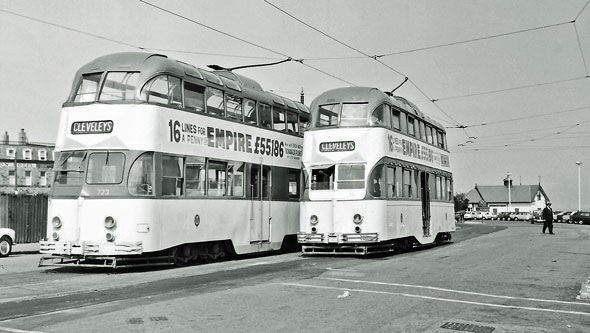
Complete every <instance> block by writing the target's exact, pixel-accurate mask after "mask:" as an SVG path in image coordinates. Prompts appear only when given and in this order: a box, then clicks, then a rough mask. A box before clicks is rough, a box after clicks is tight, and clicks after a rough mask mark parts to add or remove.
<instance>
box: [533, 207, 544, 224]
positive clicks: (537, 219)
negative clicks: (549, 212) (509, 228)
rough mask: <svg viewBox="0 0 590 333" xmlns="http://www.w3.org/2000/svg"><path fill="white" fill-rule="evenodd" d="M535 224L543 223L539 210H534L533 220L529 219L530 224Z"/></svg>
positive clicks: (541, 213)
mask: <svg viewBox="0 0 590 333" xmlns="http://www.w3.org/2000/svg"><path fill="white" fill-rule="evenodd" d="M535 222H537V223H545V219H544V218H543V212H542V211H540V210H536V211H534V212H533V218H532V219H531V224H535Z"/></svg>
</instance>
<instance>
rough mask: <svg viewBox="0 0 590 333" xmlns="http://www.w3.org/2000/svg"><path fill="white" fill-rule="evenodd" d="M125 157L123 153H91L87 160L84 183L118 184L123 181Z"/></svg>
mask: <svg viewBox="0 0 590 333" xmlns="http://www.w3.org/2000/svg"><path fill="white" fill-rule="evenodd" d="M124 166H125V155H124V154H123V153H119V152H117V153H111V152H101V153H92V154H90V157H89V158H88V171H87V172H86V183H88V184H120V183H121V182H122V181H123V170H124Z"/></svg>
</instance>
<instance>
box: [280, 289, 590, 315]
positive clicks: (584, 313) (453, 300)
mask: <svg viewBox="0 0 590 333" xmlns="http://www.w3.org/2000/svg"><path fill="white" fill-rule="evenodd" d="M281 284H282V285H286V286H293V287H302V288H315V289H328V290H338V291H349V292H360V293H368V294H381V295H394V296H404V297H410V298H421V299H428V300H435V301H441V302H449V303H461V304H469V305H480V306H487V307H492V308H504V309H517V310H529V311H541V312H553V313H564V314H574V315H582V316H590V313H589V312H580V311H566V310H554V309H541V308H534V307H528V306H514V305H503V304H492V303H483V302H472V301H462V300H458V299H448V298H440V297H432V296H423V295H415V294H407V293H395V292H390V291H378V290H367V289H355V288H339V287H326V286H314V285H309V284H302V283H281Z"/></svg>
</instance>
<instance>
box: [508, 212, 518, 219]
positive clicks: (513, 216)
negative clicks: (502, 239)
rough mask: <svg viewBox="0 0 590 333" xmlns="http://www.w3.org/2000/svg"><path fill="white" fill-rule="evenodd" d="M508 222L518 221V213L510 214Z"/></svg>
mask: <svg viewBox="0 0 590 333" xmlns="http://www.w3.org/2000/svg"><path fill="white" fill-rule="evenodd" d="M508 219H509V220H510V221H516V220H518V212H510V217H509V218H508Z"/></svg>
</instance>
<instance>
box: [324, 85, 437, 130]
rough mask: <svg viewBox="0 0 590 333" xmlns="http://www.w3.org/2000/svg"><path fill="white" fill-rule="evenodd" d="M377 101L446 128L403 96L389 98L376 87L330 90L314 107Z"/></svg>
mask: <svg viewBox="0 0 590 333" xmlns="http://www.w3.org/2000/svg"><path fill="white" fill-rule="evenodd" d="M377 99H383V100H384V101H385V100H388V101H389V102H390V103H391V104H393V105H394V106H396V107H397V108H400V109H402V110H404V111H406V112H407V113H409V114H411V115H413V116H414V117H416V118H419V119H423V120H425V121H426V122H428V123H430V124H432V125H435V126H436V127H438V128H440V129H443V130H444V127H443V126H442V125H441V124H440V123H438V122H437V121H435V120H434V119H432V118H431V117H429V116H427V115H426V114H424V113H423V112H422V111H420V109H419V108H418V106H416V104H414V103H412V102H410V101H409V100H407V99H405V98H404V97H401V96H389V95H387V94H386V93H384V92H383V91H381V90H380V89H378V88H374V87H343V88H336V89H332V90H328V91H326V92H324V93H322V94H321V95H319V96H318V97H316V99H315V100H314V102H312V105H313V104H323V103H330V102H333V101H335V100H337V101H343V102H358V101H369V100H373V101H376V100H377Z"/></svg>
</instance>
